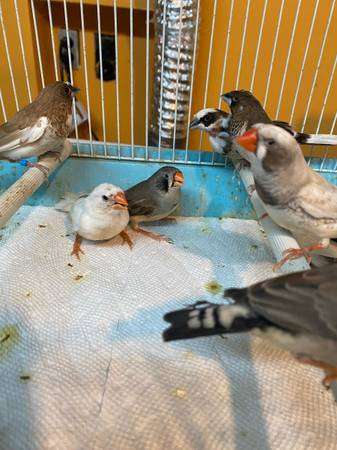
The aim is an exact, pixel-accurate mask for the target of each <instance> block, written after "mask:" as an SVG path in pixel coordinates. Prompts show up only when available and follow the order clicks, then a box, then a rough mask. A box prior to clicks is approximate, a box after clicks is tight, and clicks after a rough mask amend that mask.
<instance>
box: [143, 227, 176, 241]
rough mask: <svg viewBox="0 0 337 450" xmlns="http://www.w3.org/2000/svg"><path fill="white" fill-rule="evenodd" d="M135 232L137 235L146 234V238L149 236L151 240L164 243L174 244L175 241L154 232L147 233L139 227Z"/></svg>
mask: <svg viewBox="0 0 337 450" xmlns="http://www.w3.org/2000/svg"><path fill="white" fill-rule="evenodd" d="M135 231H136V232H137V233H141V234H144V235H145V236H148V237H149V238H151V239H154V240H155V241H164V242H168V243H169V244H173V240H172V239H171V238H169V237H167V236H165V235H163V234H159V233H153V232H152V231H147V230H144V229H143V228H139V227H137V228H136V229H135Z"/></svg>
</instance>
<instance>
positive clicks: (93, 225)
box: [71, 210, 129, 241]
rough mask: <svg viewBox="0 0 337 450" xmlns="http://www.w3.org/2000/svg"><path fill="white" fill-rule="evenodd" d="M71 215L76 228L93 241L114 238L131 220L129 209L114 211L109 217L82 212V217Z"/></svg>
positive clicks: (80, 233)
mask: <svg viewBox="0 0 337 450" xmlns="http://www.w3.org/2000/svg"><path fill="white" fill-rule="evenodd" d="M74 213H75V214H72V215H71V218H72V222H73V227H74V230H75V231H76V232H77V233H78V234H79V235H81V236H82V237H84V238H85V239H89V240H91V241H104V240H107V239H112V238H113V237H115V236H117V234H119V233H120V232H121V231H123V230H124V229H125V228H126V226H127V224H128V222H129V213H128V211H127V210H123V211H114V212H113V214H111V215H109V216H108V217H104V218H103V217H101V216H97V217H93V216H91V215H89V214H86V213H82V214H81V215H80V217H78V215H77V214H76V212H75V211H74Z"/></svg>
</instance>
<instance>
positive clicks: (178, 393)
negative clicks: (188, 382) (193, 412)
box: [172, 388, 187, 399]
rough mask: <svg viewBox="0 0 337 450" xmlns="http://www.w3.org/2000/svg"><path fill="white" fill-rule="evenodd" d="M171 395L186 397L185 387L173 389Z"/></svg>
mask: <svg viewBox="0 0 337 450" xmlns="http://www.w3.org/2000/svg"><path fill="white" fill-rule="evenodd" d="M172 395H173V396H174V397H178V398H181V399H185V398H187V392H186V391H185V389H181V388H176V389H173V391H172Z"/></svg>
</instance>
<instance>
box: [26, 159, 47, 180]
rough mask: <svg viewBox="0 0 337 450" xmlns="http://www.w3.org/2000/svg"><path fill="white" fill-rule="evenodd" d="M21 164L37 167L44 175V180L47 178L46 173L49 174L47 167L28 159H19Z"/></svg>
mask: <svg viewBox="0 0 337 450" xmlns="http://www.w3.org/2000/svg"><path fill="white" fill-rule="evenodd" d="M20 164H21V166H24V167H36V168H37V169H39V170H41V172H42V173H43V175H44V176H45V177H46V180H48V175H49V169H48V167H46V166H44V165H42V164H39V163H32V162H31V161H28V160H27V159H22V160H21V161H20Z"/></svg>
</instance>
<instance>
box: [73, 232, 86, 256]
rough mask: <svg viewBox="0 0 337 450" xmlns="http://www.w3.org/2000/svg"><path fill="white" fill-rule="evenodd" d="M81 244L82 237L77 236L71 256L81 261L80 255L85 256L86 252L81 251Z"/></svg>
mask: <svg viewBox="0 0 337 450" xmlns="http://www.w3.org/2000/svg"><path fill="white" fill-rule="evenodd" d="M81 243H82V236H80V235H79V234H76V237H75V241H74V245H73V250H72V252H71V256H76V258H77V259H78V260H79V261H80V253H82V255H84V254H85V253H84V251H83V250H82V249H81Z"/></svg>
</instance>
